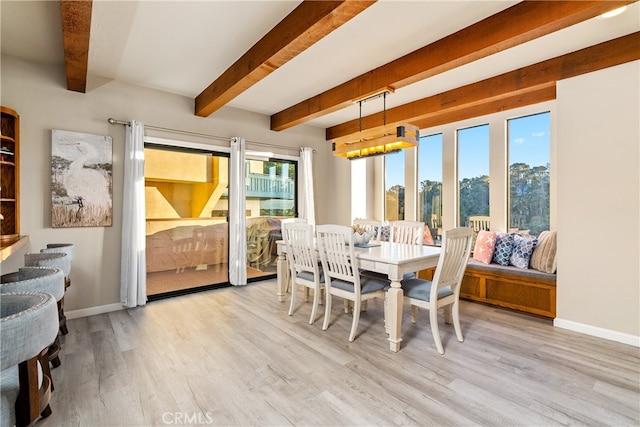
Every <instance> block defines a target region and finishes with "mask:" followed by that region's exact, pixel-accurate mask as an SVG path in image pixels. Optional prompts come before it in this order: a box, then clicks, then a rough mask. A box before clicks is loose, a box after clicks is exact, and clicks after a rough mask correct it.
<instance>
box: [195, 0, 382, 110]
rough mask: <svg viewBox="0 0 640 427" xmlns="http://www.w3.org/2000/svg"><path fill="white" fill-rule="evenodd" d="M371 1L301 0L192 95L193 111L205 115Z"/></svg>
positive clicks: (338, 25) (310, 44) (360, 10)
mask: <svg viewBox="0 0 640 427" xmlns="http://www.w3.org/2000/svg"><path fill="white" fill-rule="evenodd" d="M373 3H375V0H373V1H362V0H350V1H309V0H305V1H303V2H302V3H300V5H299V6H298V7H296V8H295V9H294V10H293V11H292V12H291V13H290V14H289V15H287V16H286V17H285V18H284V19H283V20H282V21H280V23H278V24H277V25H276V26H275V27H274V28H273V29H272V30H271V31H269V32H268V33H267V34H266V35H265V36H264V37H263V38H262V39H260V40H259V41H258V42H257V43H256V44H255V45H253V47H251V49H249V50H248V51H247V52H246V53H245V54H244V55H242V56H241V57H240V59H238V60H237V61H236V62H235V63H234V64H233V65H232V66H231V67H229V68H228V69H227V70H226V71H225V72H224V73H222V75H220V77H218V78H217V79H216V80H215V81H213V83H211V84H210V85H209V86H208V87H207V88H206V89H205V90H203V91H202V92H201V93H200V94H199V95H198V96H197V97H196V99H195V114H196V115H197V116H201V117H207V116H209V115H210V114H212V113H213V112H214V111H216V110H218V109H219V108H220V107H222V106H224V105H225V104H226V103H227V102H229V101H230V100H232V99H233V98H235V97H236V96H238V95H239V94H240V93H242V92H243V91H245V90H246V89H248V88H250V87H251V86H253V85H254V84H256V83H257V82H259V81H260V80H262V79H263V78H265V77H266V76H268V75H269V74H271V73H272V72H273V71H275V70H276V69H278V68H279V67H281V66H282V65H284V64H285V63H287V62H288V61H289V60H291V59H293V58H294V57H296V56H297V55H299V54H300V53H302V52H304V51H305V50H306V49H308V48H309V47H310V46H312V45H313V44H314V43H316V42H317V41H318V40H320V39H322V38H323V37H325V36H326V35H327V34H329V33H331V32H332V31H333V30H335V29H336V28H338V27H340V26H341V25H342V24H344V23H346V22H348V21H349V20H350V19H351V18H353V17H354V16H356V15H357V14H359V13H360V12H362V11H363V10H365V9H366V8H368V7H369V6H371V5H372V4H373Z"/></svg>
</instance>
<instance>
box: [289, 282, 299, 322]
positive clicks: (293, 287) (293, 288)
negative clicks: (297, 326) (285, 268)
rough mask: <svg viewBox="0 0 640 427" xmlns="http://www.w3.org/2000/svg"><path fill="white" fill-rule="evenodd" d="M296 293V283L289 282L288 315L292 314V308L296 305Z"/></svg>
mask: <svg viewBox="0 0 640 427" xmlns="http://www.w3.org/2000/svg"><path fill="white" fill-rule="evenodd" d="M297 293H298V285H297V284H296V283H291V303H290V304H289V316H291V315H292V314H293V308H294V307H295V306H296V294H297Z"/></svg>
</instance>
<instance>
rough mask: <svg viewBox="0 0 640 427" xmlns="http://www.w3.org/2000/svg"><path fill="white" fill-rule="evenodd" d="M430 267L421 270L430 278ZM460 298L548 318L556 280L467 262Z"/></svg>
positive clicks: (553, 312)
mask: <svg viewBox="0 0 640 427" xmlns="http://www.w3.org/2000/svg"><path fill="white" fill-rule="evenodd" d="M433 271H434V270H433V269H431V270H423V271H421V272H420V277H422V278H424V279H428V280H431V278H432V277H433ZM460 298H462V299H465V300H469V301H476V302H481V303H485V304H489V305H493V306H497V307H503V308H509V309H512V310H517V311H521V312H524V313H529V314H535V315H537V316H542V317H545V318H549V319H553V318H555V317H556V281H555V280H552V279H543V278H536V277H528V276H522V275H519V274H511V273H506V272H503V271H493V270H486V269H475V268H473V267H472V266H469V267H467V270H466V271H465V274H464V278H463V279H462V286H461V288H460Z"/></svg>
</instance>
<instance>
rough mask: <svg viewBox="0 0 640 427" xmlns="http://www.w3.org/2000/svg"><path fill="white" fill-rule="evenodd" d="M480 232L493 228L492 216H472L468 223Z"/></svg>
mask: <svg viewBox="0 0 640 427" xmlns="http://www.w3.org/2000/svg"><path fill="white" fill-rule="evenodd" d="M467 226H468V227H469V228H471V229H472V230H473V231H475V232H476V234H478V231H480V230H487V231H488V230H489V229H490V228H491V218H490V217H488V216H470V217H469V222H468V225H467Z"/></svg>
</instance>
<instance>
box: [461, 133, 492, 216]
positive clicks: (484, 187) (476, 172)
mask: <svg viewBox="0 0 640 427" xmlns="http://www.w3.org/2000/svg"><path fill="white" fill-rule="evenodd" d="M457 141H458V185H459V187H458V200H459V211H458V213H459V218H458V223H459V224H460V226H470V225H471V222H472V221H473V220H474V219H473V218H472V217H488V216H489V125H488V124H485V125H480V126H474V127H470V128H465V129H459V130H458V134H457Z"/></svg>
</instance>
